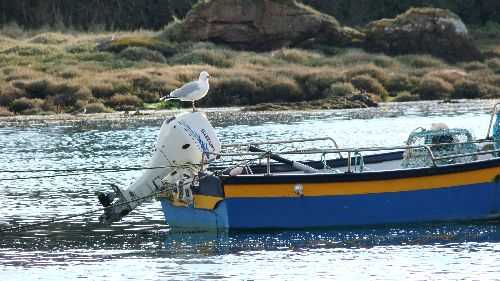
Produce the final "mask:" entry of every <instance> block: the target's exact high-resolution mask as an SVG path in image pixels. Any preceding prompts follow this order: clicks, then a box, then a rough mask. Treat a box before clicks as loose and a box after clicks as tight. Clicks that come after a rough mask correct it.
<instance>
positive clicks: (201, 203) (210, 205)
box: [194, 194, 224, 210]
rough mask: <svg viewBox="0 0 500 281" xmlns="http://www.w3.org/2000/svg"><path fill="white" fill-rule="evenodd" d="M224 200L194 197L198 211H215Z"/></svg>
mask: <svg viewBox="0 0 500 281" xmlns="http://www.w3.org/2000/svg"><path fill="white" fill-rule="evenodd" d="M222 199H224V198H220V197H215V196H208V195H199V194H195V195H194V206H195V207H196V208H198V209H206V210H213V209H214V208H215V205H217V203H219V201H221V200H222Z"/></svg>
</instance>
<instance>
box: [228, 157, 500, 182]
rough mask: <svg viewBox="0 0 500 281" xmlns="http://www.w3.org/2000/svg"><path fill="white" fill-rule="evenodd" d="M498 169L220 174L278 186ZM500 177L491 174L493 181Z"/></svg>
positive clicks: (485, 164) (483, 163)
mask: <svg viewBox="0 0 500 281" xmlns="http://www.w3.org/2000/svg"><path fill="white" fill-rule="evenodd" d="M499 166H500V158H493V159H486V160H477V161H473V162H467V163H456V164H449V165H441V166H429V167H418V168H401V169H394V170H381V171H363V172H357V173H355V172H343V173H310V174H304V173H300V174H299V173H297V174H276V173H275V174H250V175H238V176H229V175H220V176H219V178H220V179H221V180H222V183H223V184H224V185H225V184H279V183H284V184H285V183H297V182H301V183H324V182H356V181H376V180H393V179H404V178H418V177H426V176H439V175H447V174H454V173H463V172H469V171H476V170H482V169H488V168H495V167H499ZM499 175H500V170H499V174H497V175H495V176H494V177H495V178H492V181H493V180H496V177H498V176H499Z"/></svg>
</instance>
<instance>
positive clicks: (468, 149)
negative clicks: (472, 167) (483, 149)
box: [403, 129, 478, 168]
mask: <svg viewBox="0 0 500 281" xmlns="http://www.w3.org/2000/svg"><path fill="white" fill-rule="evenodd" d="M473 140H474V138H473V136H472V135H471V133H470V132H469V131H467V130H465V129H448V130H433V131H430V130H424V129H421V130H420V131H413V132H412V133H411V134H410V136H409V137H408V140H407V142H406V144H407V145H409V146H418V145H427V146H428V147H429V148H430V149H431V151H432V154H433V155H434V157H435V158H437V157H445V156H453V155H462V154H470V153H474V152H477V151H478V147H477V145H476V144H474V143H470V142H472V141H473ZM475 160H477V156H475V155H467V156H459V157H453V158H447V159H436V165H447V164H455V163H466V162H470V161H475ZM432 164H433V162H432V158H431V155H430V154H429V151H428V150H427V149H426V148H424V147H418V148H410V149H407V150H406V151H405V152H404V158H403V167H404V168H416V167H428V166H431V165H432Z"/></svg>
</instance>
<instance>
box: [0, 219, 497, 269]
mask: <svg viewBox="0 0 500 281" xmlns="http://www.w3.org/2000/svg"><path fill="white" fill-rule="evenodd" d="M496 242H500V223H499V222H482V223H477V222H476V223H460V224H459V223H453V224H452V223H448V224H423V225H411V226H385V227H356V228H338V229H316V230H303V231H293V230H286V231H285V230H283V231H265V232H264V231H263V232H243V231H238V232H175V231H171V230H170V229H169V228H168V225H166V224H165V223H164V222H162V221H148V222H120V223H115V224H112V225H111V226H110V225H105V224H100V223H98V222H90V221H89V222H84V223H82V222H80V223H72V222H71V221H68V222H59V223H53V224H49V225H45V226H41V227H39V228H36V229H27V230H25V231H20V232H3V233H0V249H2V251H1V252H0V264H3V265H5V266H15V267H39V266H41V267H43V266H46V265H47V264H51V265H54V264H59V265H71V264H75V263H76V264H79V263H85V262H88V261H106V260H117V259H123V258H137V257H142V258H168V259H180V260H189V259H191V258H196V257H206V256H217V255H228V254H231V255H234V254H240V253H245V252H261V251H265V252H273V251H276V252H279V251H297V252H308V251H315V250H320V251H322V250H325V251H331V250H336V249H338V250H341V249H364V248H373V247H414V246H426V245H432V246H433V247H453V246H454V245H464V244H470V243H496Z"/></svg>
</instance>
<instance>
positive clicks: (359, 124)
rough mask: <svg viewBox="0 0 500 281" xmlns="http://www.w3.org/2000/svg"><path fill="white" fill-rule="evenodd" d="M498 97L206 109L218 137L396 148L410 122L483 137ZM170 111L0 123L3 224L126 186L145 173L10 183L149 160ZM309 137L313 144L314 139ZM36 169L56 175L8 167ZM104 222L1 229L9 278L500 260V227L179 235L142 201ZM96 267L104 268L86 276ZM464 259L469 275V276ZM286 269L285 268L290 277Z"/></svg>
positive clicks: (449, 265)
mask: <svg viewBox="0 0 500 281" xmlns="http://www.w3.org/2000/svg"><path fill="white" fill-rule="evenodd" d="M493 102H494V101H470V102H466V103H464V102H462V103H460V104H441V103H437V102H432V103H427V102H423V103H406V104H385V105H382V106H381V107H380V108H377V109H351V110H333V111H312V112H285V113H283V112H280V113H275V112H270V113H261V112H259V113H252V112H250V113H244V112H240V111H234V110H219V111H209V112H207V114H208V117H209V119H210V120H211V122H212V123H213V124H214V127H215V129H216V131H217V134H218V136H219V138H220V139H221V140H222V142H223V143H231V142H247V141H260V140H262V141H263V140H278V139H283V138H286V139H292V138H307V137H318V136H331V137H333V138H334V139H335V140H336V141H337V143H338V144H339V145H340V146H342V147H359V146H377V145H400V144H402V143H403V142H404V141H405V140H406V137H407V136H408V134H409V133H410V132H411V130H413V129H414V128H416V127H419V126H425V125H428V124H431V123H434V122H445V123H447V124H448V125H449V126H450V127H462V128H466V129H469V130H472V131H473V132H475V134H476V137H481V136H483V134H484V135H485V134H486V130H487V126H488V122H489V111H490V110H491V107H492V105H493ZM174 113H175V112H165V113H164V115H162V114H155V115H151V116H146V117H144V118H129V119H126V118H121V117H120V118H114V119H107V118H101V119H96V118H94V117H92V118H87V117H82V119H81V120H43V119H33V120H31V119H26V120H23V119H19V120H17V119H16V120H17V121H5V120H4V119H2V120H0V159H1V160H2V161H0V204H1V206H2V208H0V228H6V227H16V226H23V225H28V224H32V223H40V222H46V221H47V220H49V219H52V218H60V217H63V216H69V215H73V214H79V213H85V212H90V211H93V210H96V209H99V208H100V206H99V204H98V202H97V200H96V194H97V193H99V192H105V191H109V190H110V187H109V184H110V183H113V184H117V185H119V186H122V187H126V186H128V185H129V184H130V183H131V182H132V181H134V180H135V179H136V178H137V177H138V176H139V175H140V174H141V173H142V172H141V171H121V172H106V173H97V172H95V173H85V174H78V175H69V173H68V175H66V176H61V177H53V178H31V179H16V180H6V179H12V178H16V177H31V176H38V175H48V176H50V175H56V174H64V172H57V171H58V170H68V169H73V168H76V169H82V168H112V167H120V168H123V167H138V166H139V167H140V166H146V165H147V163H148V161H149V158H150V154H151V153H150V152H151V149H152V148H153V147H154V144H155V141H156V137H157V134H158V130H159V127H160V126H161V124H162V122H163V120H164V119H165V118H166V117H167V116H171V115H172V114H174ZM86 118H87V119H86ZM387 136H391V137H390V138H388V137H387ZM305 145H306V147H304V148H311V146H310V145H311V144H307V143H306V144H305ZM33 169H52V170H54V171H52V172H44V173H35V172H23V173H20V172H16V173H6V172H5V170H14V171H29V170H33ZM2 171H4V172H2ZM97 218H98V214H97V213H96V214H92V215H90V214H89V215H86V216H79V217H73V218H68V219H66V220H63V221H58V222H55V223H47V224H45V225H42V226H38V227H36V228H31V229H28V230H24V231H20V232H0V270H1V271H2V279H5V280H11V279H16V280H17V279H35V278H33V276H37V277H36V278H38V279H46V280H57V279H75V278H78V277H87V278H91V279H99V280H110V279H120V280H121V279H125V278H129V279H137V280H138V279H140V280H157V279H164V278H162V277H168V276H176V277H177V278H173V279H176V280H179V279H193V280H199V279H208V278H216V279H262V280H268V279H269V278H273V276H274V277H276V276H281V279H287V280H289V279H306V278H311V276H313V277H314V276H316V277H318V278H323V279H324V278H327V279H332V276H334V277H335V279H359V278H363V277H365V278H366V276H373V277H374V278H373V279H377V278H379V279H387V278H382V277H384V273H386V272H385V271H384V270H380V268H381V267H380V266H379V267H374V268H370V267H369V266H368V267H367V266H366V264H379V265H380V264H381V263H382V262H383V261H387V260H390V261H391V262H390V265H391V266H393V268H397V269H396V270H392V273H393V274H395V275H394V276H395V278H394V279H401V277H402V278H409V279H435V278H432V277H434V276H432V275H428V274H427V273H426V272H438V271H440V270H441V269H442V268H445V269H447V270H449V271H450V272H447V273H446V272H445V273H440V274H446V275H443V276H446V277H444V278H445V279H461V278H465V279H467V277H469V278H472V279H474V278H479V279H488V278H489V277H490V276H498V269H497V267H498V264H499V263H500V255H499V254H498V253H500V246H499V245H500V244H499V242H500V237H499V235H500V234H499V233H500V232H499V230H500V229H499V225H498V223H483V224H448V225H420V226H397V227H386V228H383V227H382V228H354V229H332V230H314V231H312V230H311V231H278V232H271V231H270V232H261V233H245V232H243V233H241V232H240V233H174V232H171V231H170V229H169V227H168V224H167V223H166V222H165V221H164V220H163V214H162V212H161V207H160V205H159V203H158V202H152V203H149V204H144V205H142V206H140V207H139V208H138V209H136V210H134V212H133V213H132V214H130V215H129V216H127V217H126V218H125V219H124V220H123V221H121V222H119V223H115V224H113V225H111V226H108V225H103V224H100V223H99V222H98V221H97V220H98V219H97ZM388 253H390V255H391V256H390V257H388V256H387V255H388ZM392 256H394V257H397V258H398V259H396V258H394V259H392ZM422 257H425V258H429V259H431V260H432V262H429V263H428V264H425V265H424V266H423V267H421V268H420V267H418V266H417V264H418V263H419V262H421V260H422ZM442 257H444V258H443V259H442V260H441V258H442ZM360 259H361V260H364V261H363V262H361V261H360ZM468 259H473V260H475V261H477V263H478V264H471V263H470V260H468ZM348 261H350V263H347V262H348ZM403 261H404V262H403ZM440 261H442V263H441V264H440V263H439V262H440ZM89 266H91V267H92V266H100V267H101V269H103V270H101V271H99V273H95V274H94V275H89V270H88V267H89ZM311 266H313V268H315V269H314V270H311ZM465 266H467V268H468V269H469V271H468V272H467V273H464V272H463V268H464V267H465ZM109 268H113V270H109ZM376 268H379V270H378V271H377V270H376ZM403 268H404V274H402V272H401V270H403ZM61 269H63V270H61ZM282 269H287V272H286V274H285V275H284V272H283V270H282ZM306 269H307V270H306ZM388 270H389V271H391V270H390V269H388ZM398 270H400V271H398ZM263 272H267V273H263ZM415 272H416V273H415ZM363 274H365V275H363ZM413 274H416V275H413ZM454 274H457V275H454ZM488 274H491V275H488ZM283 276H285V277H283ZM398 277H400V278H398ZM167 279H168V278H167ZM491 279H493V278H491Z"/></svg>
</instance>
